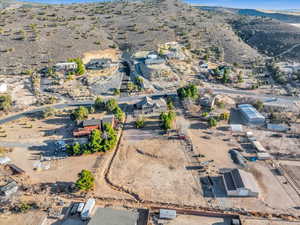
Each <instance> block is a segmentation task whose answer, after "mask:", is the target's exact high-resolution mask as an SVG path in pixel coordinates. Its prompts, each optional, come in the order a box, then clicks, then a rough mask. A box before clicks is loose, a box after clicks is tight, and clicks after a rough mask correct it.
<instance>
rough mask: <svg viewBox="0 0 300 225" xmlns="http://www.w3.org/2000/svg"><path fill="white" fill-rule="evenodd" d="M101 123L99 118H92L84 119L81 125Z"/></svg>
mask: <svg viewBox="0 0 300 225" xmlns="http://www.w3.org/2000/svg"><path fill="white" fill-rule="evenodd" d="M100 124H101V120H100V119H92V120H84V121H83V123H82V125H83V126H84V127H86V126H96V125H98V126H99V125H100Z"/></svg>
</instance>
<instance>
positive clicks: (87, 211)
mask: <svg viewBox="0 0 300 225" xmlns="http://www.w3.org/2000/svg"><path fill="white" fill-rule="evenodd" d="M95 203H96V201H95V199H94V198H89V199H88V200H87V202H86V203H85V206H84V208H83V209H82V211H81V214H80V217H81V219H82V220H87V219H89V218H90V217H91V213H92V211H93V209H94V207H95Z"/></svg>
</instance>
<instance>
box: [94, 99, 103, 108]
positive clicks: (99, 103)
mask: <svg viewBox="0 0 300 225" xmlns="http://www.w3.org/2000/svg"><path fill="white" fill-rule="evenodd" d="M94 106H95V108H96V109H97V110H102V109H104V107H105V102H104V100H103V98H101V97H100V96H98V97H97V98H96V99H95V103H94Z"/></svg>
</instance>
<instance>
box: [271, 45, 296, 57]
mask: <svg viewBox="0 0 300 225" xmlns="http://www.w3.org/2000/svg"><path fill="white" fill-rule="evenodd" d="M299 46H300V44H295V45H294V46H292V47H291V48H289V49H287V50H285V51H284V52H282V53H280V54H279V55H277V56H276V57H278V56H283V55H285V54H287V53H289V52H291V51H293V50H294V49H295V48H297V47H299Z"/></svg>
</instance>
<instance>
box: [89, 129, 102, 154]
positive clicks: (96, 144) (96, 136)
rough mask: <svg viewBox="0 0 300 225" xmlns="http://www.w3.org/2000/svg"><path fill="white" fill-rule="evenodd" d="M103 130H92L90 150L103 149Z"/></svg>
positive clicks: (98, 150) (97, 150)
mask: <svg viewBox="0 0 300 225" xmlns="http://www.w3.org/2000/svg"><path fill="white" fill-rule="evenodd" d="M101 141H102V138H101V132H100V130H98V129H95V130H93V131H92V134H91V137H90V143H89V146H90V150H91V152H92V153H93V152H100V151H101Z"/></svg>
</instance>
